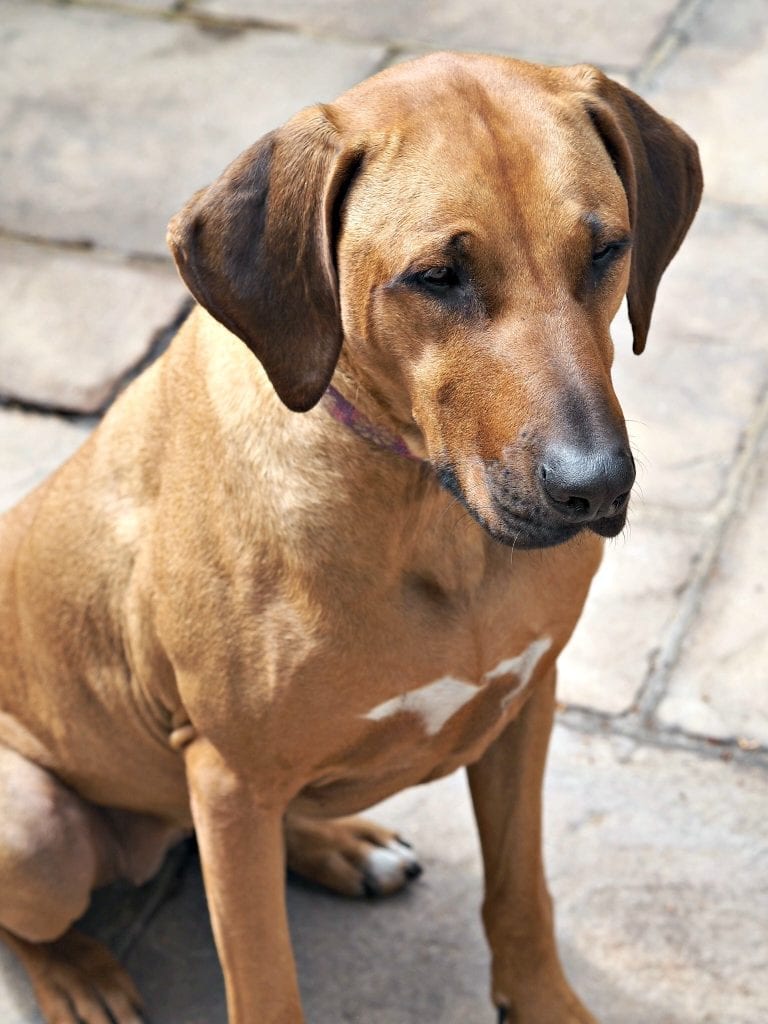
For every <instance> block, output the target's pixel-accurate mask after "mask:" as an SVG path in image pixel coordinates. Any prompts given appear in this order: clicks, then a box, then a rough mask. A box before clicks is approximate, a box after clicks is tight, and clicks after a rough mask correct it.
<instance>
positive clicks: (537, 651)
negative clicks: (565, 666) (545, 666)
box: [484, 636, 552, 711]
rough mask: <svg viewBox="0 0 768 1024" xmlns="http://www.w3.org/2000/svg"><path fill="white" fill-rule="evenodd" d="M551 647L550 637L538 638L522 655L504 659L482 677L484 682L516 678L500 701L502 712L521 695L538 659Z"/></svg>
mask: <svg viewBox="0 0 768 1024" xmlns="http://www.w3.org/2000/svg"><path fill="white" fill-rule="evenodd" d="M551 646H552V638H551V637H549V636H540V637H539V639H538V640H534V641H533V643H530V644H528V646H527V647H526V648H525V650H524V651H523V653H522V654H518V655H517V657H516V658H505V659H504V661H500V662H499V664H498V665H497V666H496V668H492V669H491V671H490V672H486V674H485V677H484V678H485V681H486V682H491V680H493V679H498V678H499V676H506V675H515V676H517V686H516V687H515V688H514V689H512V690H510V691H509V693H505V694H504V696H503V697H502V699H501V710H502V711H506V710H507V708H508V707H509V705H510V704H511V703H512V701H513V700H514V698H515V697H516V696H517V695H518V693H521V692H522V691H523V690H524V689H525V688H526V686H527V685H528V683H530V681H531V676H532V675H533V673H534V669H535V668H536V666H537V665H538V663H539V658H540V657H541V656H542V654H545V653H546V652H547V651H548V650H549V648H550V647H551Z"/></svg>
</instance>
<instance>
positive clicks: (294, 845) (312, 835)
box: [285, 813, 421, 896]
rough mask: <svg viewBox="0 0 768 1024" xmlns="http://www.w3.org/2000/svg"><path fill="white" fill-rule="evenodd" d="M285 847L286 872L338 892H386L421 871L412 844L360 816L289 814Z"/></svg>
mask: <svg viewBox="0 0 768 1024" xmlns="http://www.w3.org/2000/svg"><path fill="white" fill-rule="evenodd" d="M285 846H286V855H287V860H288V867H289V868H290V869H291V871H294V872H295V873H296V874H297V875H301V876H302V877H303V878H306V879H308V880H309V881H311V882H315V883H317V884H318V885H322V886H325V887H326V888H327V889H332V890H334V892H339V893H341V894H342V895H343V896H390V895H392V894H393V893H395V892H398V891H399V890H400V889H402V888H404V887H405V886H406V885H407V884H408V883H409V882H411V881H412V880H413V879H414V878H417V877H418V876H419V875H420V874H421V865H420V864H419V862H418V860H417V858H416V855H415V854H414V852H413V850H412V849H411V847H410V846H409V845H408V844H407V843H405V842H404V841H403V840H402V839H401V838H400V837H399V836H397V835H396V834H395V833H394V832H390V831H389V830H388V829H385V828H382V827H381V826H380V825H376V824H375V823H374V822H371V821H367V820H366V819H365V818H336V819H333V820H330V821H324V820H318V819H315V818H307V817H304V816H302V815H297V814H291V813H289V814H288V815H287V817H286V820H285Z"/></svg>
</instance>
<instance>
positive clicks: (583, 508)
mask: <svg viewBox="0 0 768 1024" xmlns="http://www.w3.org/2000/svg"><path fill="white" fill-rule="evenodd" d="M556 504H558V505H564V506H565V507H566V508H567V509H568V510H569V511H570V512H573V513H574V514H575V515H577V516H588V515H589V502H588V501H587V500H586V498H576V497H570V498H568V500H567V501H556Z"/></svg>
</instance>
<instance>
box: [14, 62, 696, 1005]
mask: <svg viewBox="0 0 768 1024" xmlns="http://www.w3.org/2000/svg"><path fill="white" fill-rule="evenodd" d="M701 188H702V179H701V170H700V166H699V162H698V157H697V151H696V147H695V145H694V143H693V142H692V141H691V139H690V138H689V137H688V136H687V135H686V134H685V133H684V132H683V131H682V130H681V129H680V128H678V127H677V126H675V125H674V124H672V123H671V122H669V121H667V120H665V119H664V118H663V117H661V116H660V115H658V114H657V113H655V112H654V111H653V110H652V109H651V108H650V107H649V106H647V105H646V104H645V102H644V101H643V100H641V99H640V98H639V97H637V96H636V95H634V94H633V93H632V92H630V91H629V90H628V89H626V88H624V87H623V86H621V85H619V84H616V83H614V82H612V81H611V80H609V79H608V78H606V77H605V76H604V75H603V74H602V73H601V72H600V71H598V70H596V69H595V68H592V67H589V66H586V65H583V66H575V67H567V68H550V67H542V66H538V65H534V64H528V63H524V62H520V61H516V60H512V59H509V58H503V57H486V56H477V55H459V54H436V55H431V56H428V57H425V58H422V59H419V60H416V61H414V62H410V63H406V64H402V65H399V66H397V67H394V68H392V69H389V70H387V71H384V72H382V73H380V74H378V75H376V76H374V77H373V78H371V79H369V80H367V81H365V82H363V83H362V84H360V85H358V86H356V87H355V88H353V89H352V90H350V91H349V92H347V93H345V94H344V95H343V96H342V97H341V98H339V99H338V100H337V101H336V102H334V103H332V104H329V105H320V106H315V107H312V108H309V109H307V110H304V111H303V112H301V113H299V114H298V115H297V116H296V117H294V118H293V119H292V120H290V121H289V122H288V123H287V124H285V125H284V126H283V127H282V128H279V129H278V130H276V131H273V132H271V133H269V134H268V135H266V136H265V137H264V138H262V139H261V140H260V141H258V142H257V143H256V144H255V145H254V146H252V147H251V148H250V149H248V150H246V151H245V152H244V153H243V154H241V155H240V156H239V157H238V158H237V159H236V160H235V161H234V163H232V164H231V165H230V166H229V167H228V168H227V169H226V170H225V171H224V173H223V174H222V175H221V177H220V178H219V179H218V180H217V181H215V182H214V183H213V184H212V185H211V186H210V187H208V188H205V189H203V190H201V191H200V192H198V193H197V194H196V195H195V196H194V197H193V198H192V199H191V201H190V202H189V203H188V205H187V206H186V207H185V208H184V209H183V210H182V211H181V212H180V213H179V214H177V216H176V217H175V218H174V219H173V220H172V221H171V224H170V227H169V234H168V238H169V244H170V247H171V250H172V252H173V255H174V258H175V260H176V263H177V265H178V268H179V271H180V273H181V276H182V277H183V279H184V281H185V282H186V284H187V286H188V287H189V289H190V291H191V292H192V295H193V296H194V298H195V299H196V300H197V303H198V305H197V306H196V308H195V309H194V311H193V312H192V314H191V315H190V317H189V319H188V320H187V321H186V323H185V324H184V326H183V327H182V328H181V330H180V332H179V333H178V335H177V337H176V338H175V339H174V341H173V343H172V344H171V346H170V348H169V349H168V351H167V352H166V353H165V354H164V355H163V356H162V357H161V358H160V359H159V360H158V361H157V362H156V363H154V364H153V365H152V366H151V367H150V368H149V369H147V370H146V371H145V372H144V373H143V374H142V375H141V376H140V377H139V378H138V379H137V380H136V381H135V382H133V383H132V384H131V385H130V387H129V388H127V390H126V391H125V392H124V393H123V394H122V395H121V396H120V398H119V399H118V400H117V401H116V402H115V404H114V405H113V406H112V408H111V409H110V410H109V412H108V413H107V415H106V416H105V418H104V420H103V421H102V423H101V424H100V426H99V427H98V429H97V430H96V431H95V432H94V434H93V435H92V436H91V437H89V439H88V440H87V441H86V442H85V444H84V445H83V446H82V448H81V449H80V450H79V451H78V452H77V453H76V454H75V455H74V456H73V457H72V458H71V459H70V460H69V461H68V462H67V463H66V464H65V465H64V466H63V468H61V469H60V470H59V471H58V472H57V473H55V474H54V475H53V476H52V477H51V478H50V479H49V480H47V481H46V482H44V483H43V484H42V485H41V486H40V487H39V488H38V489H37V490H35V491H33V492H32V493H31V494H30V495H29V496H28V497H26V498H25V499H24V500H23V501H22V502H21V503H20V504H19V505H18V506H17V507H16V508H14V509H12V510H11V511H10V512H8V513H6V515H5V516H4V517H3V519H2V521H1V523H0V616H1V618H2V623H3V629H2V641H1V644H2V648H1V650H0V709H1V711H0V892H2V901H1V902H0V933H1V934H2V937H3V938H4V940H5V942H7V943H8V944H9V945H10V946H11V948H12V949H14V950H15V951H16V953H17V954H18V956H19V957H20V958H21V961H22V962H23V964H24V966H25V967H26V970H27V972H28V974H29V976H30V978H31V981H32V984H33V986H34V989H35V992H36V995H37V998H38V1001H39V1004H40V1007H41V1009H42V1012H43V1015H44V1016H45V1017H46V1018H47V1020H48V1021H49V1022H51V1024H53V1022H56V1024H61V1022H67V1024H69V1022H75V1021H84V1022H86V1024H103V1022H104V1021H105V1020H106V1013H107V1012H108V1013H109V1014H110V1015H111V1018H112V1019H113V1020H114V1021H115V1022H117V1024H133V1022H135V1021H137V1020H138V1019H139V998H138V995H137V993H136V991H135V989H134V987H133V985H132V984H131V982H130V980H129V979H128V977H127V975H126V974H125V972H124V971H123V969H122V968H121V967H120V966H119V964H118V963H117V962H116V961H115V960H114V959H113V958H112V957H111V955H110V954H108V953H107V951H106V950H105V949H104V948H103V947H101V946H99V945H98V944H97V943H95V942H94V941H93V940H91V939H88V938H86V937H85V936H83V935H81V934H79V933H78V932H77V931H75V930H73V929H72V925H73V922H75V921H76V920H77V918H78V917H79V916H80V915H81V914H82V913H83V911H84V910H85V909H86V907H87V905H88V903H89V899H90V894H91V892H92V890H93V889H94V888H96V887H97V886H100V885H103V884H106V883H108V882H110V881H112V880H114V879H116V878H128V879H130V880H132V881H134V882H136V883H140V882H142V881H144V880H145V879H147V878H148V877H150V876H151V875H152V874H153V872H155V871H156V870H157V868H158V866H159V864H160V863H161V860H162V858H163V856H164V854H165V852H166V851H167V850H168V848H169V846H170V845H171V844H172V843H174V842H176V841H177V840H178V839H179V837H181V836H183V835H184V834H188V833H189V831H190V830H191V829H192V828H194V830H195V832H196V835H197V841H198V844H199V849H200V855H201V862H202V868H203V876H204V882H205V889H206V895H207V899H208V904H209V907H210V916H211V921H212V926H213V932H214V937H215V941H216V946H217V950H218V954H219V958H220V962H221V967H222V970H223V975H224V980H225V986H226V996H227V1006H228V1015H229V1020H230V1022H231V1024H298V1022H300V1021H302V1020H303V1016H302V1010H301V1005H300V999H299V993H298V988H297V982H296V976H295V969H294V964H293V957H292V952H291V946H290V939H289V934H288V925H287V921H286V912H285V903H284V876H285V869H286V863H287V865H288V866H289V867H291V868H293V869H294V870H295V871H297V872H299V873H300V874H303V875H304V876H306V877H308V878H310V879H312V880H314V881H316V882H319V883H321V884H323V885H326V886H329V887H330V888H332V889H334V890H337V891H339V892H342V893H346V894H349V895H363V894H365V893H378V894H386V893H388V892H392V891H395V890H397V889H398V888H400V887H402V886H403V885H405V884H406V883H407V882H408V881H409V880H410V879H411V878H413V877H415V875H416V874H418V872H419V870H420V867H419V864H418V861H417V859H416V856H415V854H414V853H413V851H412V850H411V849H410V848H409V847H408V846H407V845H406V844H405V843H404V842H402V841H400V840H399V839H398V837H396V836H395V835H393V834H392V833H391V832H388V831H387V830H385V829H383V828H381V827H379V826H378V825H375V824H373V823H370V822H368V821H366V820H365V819H361V818H358V817H355V815H357V814H358V813H359V812H360V811H361V810H362V809H364V808H365V807H368V806H370V805H372V804H374V803H376V802H377V801H379V800H381V799H383V798H384V797H386V796H388V795H389V794H392V793H394V792H396V791H398V790H400V789H403V788H404V787H406V786H411V785H414V784H416V783H422V782H425V781H428V780H430V779H434V778H437V777H439V776H441V775H444V774H446V773H448V772H451V771H453V770H454V769H456V768H458V767H459V766H467V768H468V773H469V781H470V788H471V793H472V799H473V803H474V809H475V814H476V818H477V824H478V828H479V834H480V839H481V846H482V854H483V861H484V870H485V880H486V895H485V899H484V904H483V911H482V913H483V920H484V925H485V929H486V933H487V937H488V941H489V945H490V950H491V955H492V969H491V974H492V980H491V995H492V1000H493V1003H494V1004H495V1006H496V1007H497V1008H498V1011H497V1012H498V1014H499V1020H500V1021H504V1020H506V1021H509V1022H510V1024H511V1022H512V1021H514V1022H515V1024H588V1022H592V1024H594V1021H595V1018H594V1017H593V1016H592V1015H591V1014H590V1012H589V1011H588V1010H587V1009H586V1008H585V1007H584V1005H583V1004H582V1003H581V1002H580V1000H579V999H578V997H577V996H576V995H575V994H574V992H573V991H572V989H571V987H570V985H569V983H568V981H567V980H566V978H565V976H564V973H563V971H562V968H561V966H560V962H559V959H558V954H557V949H556V944H555V938H554V933H553V918H552V909H551V902H550V898H549V895H548V892H547V886H546V882H545V878H544V871H543V867H542V856H541V835H540V833H541V783H542V775H543V772H544V763H545V758H546V751H547V743H548V738H549V735H550V731H551V728H552V720H553V709H554V699H555V698H554V693H555V665H556V659H557V656H558V654H559V653H560V651H561V650H562V649H563V647H564V645H565V644H566V642H567V641H568V638H569V637H570V635H571V632H572V630H573V628H574V626H575V624H576V622H577V620H578V618H579V615H580V613H581V609H582V606H583V604H584V601H585V599H586V596H587V591H588V589H589V586H590V581H591V579H592V576H593V574H594V573H595V571H596V569H597V568H598V564H599V562H600V558H601V550H602V545H603V540H604V538H608V537H615V536H617V535H618V534H619V533H620V531H621V530H622V528H623V526H624V524H625V520H626V515H627V506H628V502H629V494H630V491H631V489H632V485H633V481H634V477H635V468H634V461H633V458H632V454H631V451H630V446H629V442H628V439H627V434H626V430H625V425H624V419H623V416H622V412H621V408H620V406H619V403H618V400H617V398H616V395H615V393H614V391H613V388H612V384H611V376H610V370H611V362H612V342H611V337H610V333H609V325H610V323H611V321H612V320H613V318H614V315H615V314H616V312H617V310H618V308H619V306H620V304H621V302H622V300H623V298H624V296H625V294H626V296H627V300H628V306H629V315H630V319H631V323H632V327H633V332H634V350H635V352H637V353H640V352H641V351H642V350H643V347H644V345H645V341H646V335H647V332H648V328H649V323H650V318H651V310H652V307H653V303H654V297H655V293H656V289H657V286H658V283H659V280H660V277H661V275H662V273H663V271H664V269H665V268H666V266H667V264H668V263H669V261H670V260H671V258H672V257H673V255H674V253H675V252H676V250H677V248H678V246H679V245H680V243H681V241H682V239H683V237H684V235H685V233H686V231H687V230H688V227H689V225H690V223H691V221H692V219H693V216H694V214H695V211H696V208H697V206H698V202H699V198H700V195H701ZM254 355H255V356H256V358H254Z"/></svg>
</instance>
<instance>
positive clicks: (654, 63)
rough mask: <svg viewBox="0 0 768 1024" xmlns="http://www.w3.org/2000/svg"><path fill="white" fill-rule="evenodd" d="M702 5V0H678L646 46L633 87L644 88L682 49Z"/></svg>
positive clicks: (633, 78) (633, 79)
mask: <svg viewBox="0 0 768 1024" xmlns="http://www.w3.org/2000/svg"><path fill="white" fill-rule="evenodd" d="M703 6H704V0H680V2H679V3H678V4H677V6H676V7H675V8H674V10H673V11H672V13H671V14H670V15H669V17H668V18H667V20H666V22H665V24H664V27H663V28H662V29H661V31H660V32H659V34H658V35H657V37H656V39H655V40H654V41H653V42H652V43H651V45H650V46H649V47H648V50H647V53H646V56H645V58H644V60H643V61H642V62H641V64H640V66H639V67H638V68H637V70H636V72H635V74H634V75H633V76H632V84H633V87H634V88H635V89H637V90H639V91H642V90H643V89H646V88H647V87H648V86H649V85H650V83H651V81H652V80H653V77H654V75H656V74H657V73H658V72H659V71H660V70H661V68H663V67H664V66H665V65H667V64H669V63H671V61H672V60H674V58H675V57H676V56H677V54H678V53H679V52H680V51H681V50H682V49H684V47H685V46H686V44H687V43H688V28H689V26H690V24H691V22H692V21H693V19H694V17H695V16H696V15H697V14H698V12H699V10H700V9H701V8H702V7H703Z"/></svg>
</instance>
